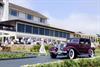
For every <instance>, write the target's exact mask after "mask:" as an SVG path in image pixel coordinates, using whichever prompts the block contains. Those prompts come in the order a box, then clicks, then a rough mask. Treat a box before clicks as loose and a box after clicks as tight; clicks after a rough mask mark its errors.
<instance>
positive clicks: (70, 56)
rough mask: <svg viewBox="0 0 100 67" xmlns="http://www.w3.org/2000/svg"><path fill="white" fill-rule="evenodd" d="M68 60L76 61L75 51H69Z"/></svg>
mask: <svg viewBox="0 0 100 67" xmlns="http://www.w3.org/2000/svg"><path fill="white" fill-rule="evenodd" d="M68 58H69V59H74V58H75V51H74V50H73V49H70V50H69V53H68Z"/></svg>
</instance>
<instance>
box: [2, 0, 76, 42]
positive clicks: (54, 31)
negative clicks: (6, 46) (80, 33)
mask: <svg viewBox="0 0 100 67" xmlns="http://www.w3.org/2000/svg"><path fill="white" fill-rule="evenodd" d="M73 34H74V32H72V31H68V30H64V29H59V28H55V27H52V26H49V24H48V22H47V17H46V16H44V15H42V14H40V13H38V12H36V11H33V10H30V9H27V8H24V7H21V6H18V5H15V4H12V3H9V2H8V0H0V36H1V41H2V43H4V42H5V41H6V40H13V39H15V40H19V42H21V41H22V39H24V40H28V39H29V38H31V39H32V40H35V41H38V40H40V39H41V38H44V39H45V40H46V41H47V42H51V41H66V40H67V39H68V38H70V37H72V38H73ZM7 37H8V38H7Z"/></svg>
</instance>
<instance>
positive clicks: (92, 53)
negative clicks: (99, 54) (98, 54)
mask: <svg viewBox="0 0 100 67" xmlns="http://www.w3.org/2000/svg"><path fill="white" fill-rule="evenodd" d="M89 57H94V51H93V50H92V49H89Z"/></svg>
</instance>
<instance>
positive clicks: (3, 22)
mask: <svg viewBox="0 0 100 67" xmlns="http://www.w3.org/2000/svg"><path fill="white" fill-rule="evenodd" d="M11 22H12V23H15V22H23V23H28V24H32V25H37V26H42V27H47V28H52V29H57V30H61V31H66V32H69V33H75V32H73V31H69V30H65V29H60V28H57V27H52V26H49V25H44V24H38V23H32V22H28V21H24V20H20V19H16V20H9V21H2V22H0V24H7V23H9V24H10V23H11Z"/></svg>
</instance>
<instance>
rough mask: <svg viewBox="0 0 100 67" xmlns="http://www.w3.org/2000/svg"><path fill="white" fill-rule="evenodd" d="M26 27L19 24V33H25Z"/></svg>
mask: <svg viewBox="0 0 100 67" xmlns="http://www.w3.org/2000/svg"><path fill="white" fill-rule="evenodd" d="M24 28H25V25H24V24H17V31H18V32H24Z"/></svg>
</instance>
